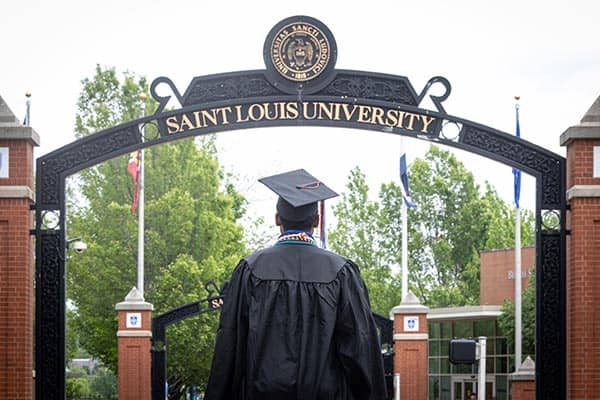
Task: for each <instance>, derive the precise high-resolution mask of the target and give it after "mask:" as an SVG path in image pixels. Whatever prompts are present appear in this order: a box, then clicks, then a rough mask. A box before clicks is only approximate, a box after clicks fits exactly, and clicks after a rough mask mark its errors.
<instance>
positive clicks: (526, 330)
mask: <svg viewBox="0 0 600 400" xmlns="http://www.w3.org/2000/svg"><path fill="white" fill-rule="evenodd" d="M498 325H499V326H500V329H501V330H502V334H503V335H505V336H506V337H507V340H508V346H509V347H510V348H511V349H513V350H514V348H515V303H514V301H510V300H505V301H504V303H503V304H502V315H501V316H500V317H499V318H498ZM521 338H522V339H521V352H522V355H523V359H525V358H526V357H527V356H530V357H531V358H532V359H533V360H535V271H532V273H531V275H529V285H528V286H527V288H525V290H523V294H522V295H521Z"/></svg>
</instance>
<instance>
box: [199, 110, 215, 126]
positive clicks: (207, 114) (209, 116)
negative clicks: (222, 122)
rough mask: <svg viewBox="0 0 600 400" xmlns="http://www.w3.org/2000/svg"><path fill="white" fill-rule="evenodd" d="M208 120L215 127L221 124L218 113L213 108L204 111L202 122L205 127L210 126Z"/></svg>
mask: <svg viewBox="0 0 600 400" xmlns="http://www.w3.org/2000/svg"><path fill="white" fill-rule="evenodd" d="M206 120H209V121H210V122H212V124H213V126H214V125H218V124H219V119H218V118H217V112H216V110H215V109H214V108H211V109H210V110H202V121H203V122H204V126H208V124H207V123H206Z"/></svg>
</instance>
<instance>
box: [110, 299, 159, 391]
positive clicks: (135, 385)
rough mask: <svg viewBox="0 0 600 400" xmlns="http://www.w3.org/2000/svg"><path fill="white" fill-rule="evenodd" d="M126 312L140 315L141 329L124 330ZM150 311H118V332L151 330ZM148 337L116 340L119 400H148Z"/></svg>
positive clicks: (149, 367)
mask: <svg viewBox="0 0 600 400" xmlns="http://www.w3.org/2000/svg"><path fill="white" fill-rule="evenodd" d="M128 312H140V313H141V314H142V327H141V328H138V329H128V328H126V323H125V318H126V314H127V313H128ZM151 319H152V313H151V312H150V311H138V310H132V311H119V331H121V332H122V331H127V332H140V331H149V330H150V329H151ZM150 347H151V345H150V337H124V336H121V337H119V338H118V357H119V358H118V382H117V385H118V392H119V400H149V399H150V385H151V376H150V374H151V371H150V370H151V357H150Z"/></svg>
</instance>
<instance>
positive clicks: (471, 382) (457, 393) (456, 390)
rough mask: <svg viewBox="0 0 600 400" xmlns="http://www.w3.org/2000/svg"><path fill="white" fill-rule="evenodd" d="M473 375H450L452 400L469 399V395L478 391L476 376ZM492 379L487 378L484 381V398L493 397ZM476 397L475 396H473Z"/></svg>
mask: <svg viewBox="0 0 600 400" xmlns="http://www.w3.org/2000/svg"><path fill="white" fill-rule="evenodd" d="M472 376H473V375H465V376H454V377H452V394H451V398H452V400H471V395H472V394H476V393H477V392H478V391H479V388H478V387H477V378H472ZM494 393H495V389H494V379H493V378H492V379H489V378H488V379H487V380H486V382H485V398H486V399H490V400H491V399H495V396H494ZM474 398H476V397H474Z"/></svg>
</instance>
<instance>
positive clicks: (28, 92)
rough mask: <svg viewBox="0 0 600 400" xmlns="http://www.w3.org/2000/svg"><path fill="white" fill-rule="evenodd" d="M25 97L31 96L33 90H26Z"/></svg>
mask: <svg viewBox="0 0 600 400" xmlns="http://www.w3.org/2000/svg"><path fill="white" fill-rule="evenodd" d="M25 97H27V98H29V97H31V92H30V91H29V90H28V91H26V92H25Z"/></svg>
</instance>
